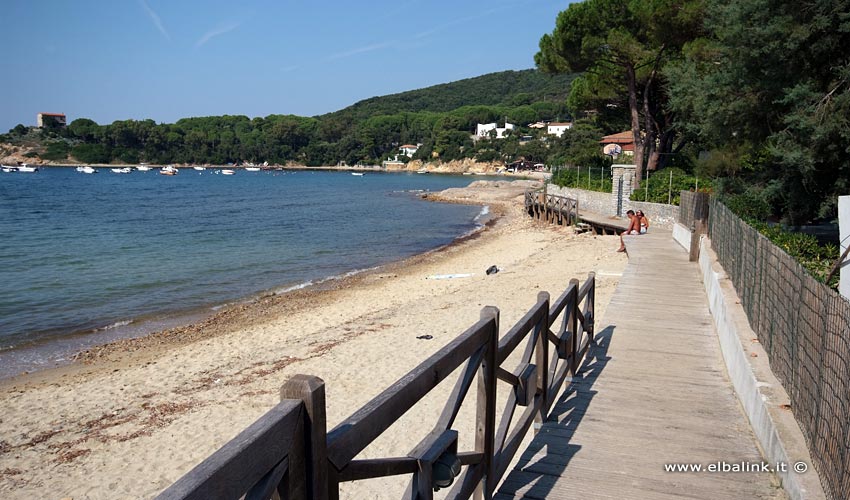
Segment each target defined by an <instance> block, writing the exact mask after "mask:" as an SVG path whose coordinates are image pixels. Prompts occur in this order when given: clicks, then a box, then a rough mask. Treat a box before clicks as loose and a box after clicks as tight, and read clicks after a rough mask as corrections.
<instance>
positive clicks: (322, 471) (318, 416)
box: [280, 375, 328, 500]
mask: <svg viewBox="0 0 850 500" xmlns="http://www.w3.org/2000/svg"><path fill="white" fill-rule="evenodd" d="M280 399H281V400H283V399H299V400H301V401H303V402H304V406H305V408H306V421H305V422H304V432H305V434H306V436H305V439H304V455H303V456H290V464H294V463H297V462H301V463H299V464H298V467H293V469H295V470H298V469H299V468H300V469H301V470H304V471H305V475H306V480H305V481H304V483H303V484H301V485H298V482H299V481H300V479H299V478H296V477H292V476H291V480H292V481H293V490H294V493H293V497H294V498H310V499H318V500H326V499H327V498H328V450H327V419H326V416H325V382H324V380H322V379H320V378H319V377H315V376H312V375H295V376H293V377H292V378H290V379H289V380H288V381H287V382H286V383H285V384H284V385H283V387H281V388H280ZM299 486H300V487H299Z"/></svg>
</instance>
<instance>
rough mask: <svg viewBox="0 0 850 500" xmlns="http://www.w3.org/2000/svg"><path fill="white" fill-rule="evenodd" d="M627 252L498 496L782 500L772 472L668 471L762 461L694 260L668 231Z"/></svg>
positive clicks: (636, 241) (640, 240)
mask: <svg viewBox="0 0 850 500" xmlns="http://www.w3.org/2000/svg"><path fill="white" fill-rule="evenodd" d="M626 245H627V248H628V252H629V264H628V266H626V270H625V271H624V273H623V276H622V278H621V280H620V283H619V285H618V286H617V290H616V291H615V292H614V296H613V297H612V299H611V304H610V305H609V306H608V309H607V312H606V317H604V318H602V321H601V324H599V323H598V324H597V334H596V340H597V344H598V345H596V346H595V347H591V350H590V352H589V354H588V359H587V360H586V361H585V363H584V364H583V365H582V368H581V370H580V372H579V375H578V376H577V377H576V378H575V379H574V380H573V382H572V384H571V385H570V386H568V387H567V390H566V391H565V392H564V394H563V395H562V396H561V397H560V399H559V400H558V401H557V402H556V403H555V405H554V406H553V408H552V413H551V415H550V418H549V420H548V421H547V422H546V423H545V424H544V425H543V428H542V429H541V431H540V432H539V433H538V434H537V435H536V436H535V437H534V439H533V441H532V442H531V445H530V446H529V448H528V449H527V450H525V451H524V453H523V454H522V456H521V458H520V460H519V463H518V465H517V467H516V468H515V469H514V470H513V471H511V472H510V473H509V474H508V476H507V477H506V478H505V480H504V482H503V483H502V485H501V487H500V489H499V492H498V494H497V495H496V497H495V498H498V499H507V498H575V499H617V500H625V499H640V500H651V499H674V498H703V499H711V500H717V499H753V498H755V499H759V498H771V499H776V498H786V496H785V493H784V491H783V490H782V489H781V488H780V487H779V486H778V481H777V480H776V477H775V476H774V474H772V473H766V472H740V473H733V472H728V473H710V472H667V471H665V464H676V463H688V464H700V465H702V466H703V467H708V466H709V464H716V463H718V462H726V463H728V464H738V467H741V465H740V464H741V463H742V462H747V463H753V464H758V465H760V464H761V463H762V457H761V455H760V453H759V451H758V448H757V445H756V440H755V437H754V436H753V434H752V431H751V430H750V427H749V424H748V422H747V420H746V417H745V416H744V414H743V412H742V410H741V408H740V406H739V404H738V400H737V399H736V397H735V394H734V392H733V389H732V385H731V383H730V381H729V379H728V376H727V374H726V370H725V367H724V365H723V360H722V358H721V354H720V346H719V344H718V340H717V335H716V333H715V331H714V326H713V325H712V322H711V316H710V315H709V311H708V302H707V298H706V295H705V292H704V289H703V287H702V284H701V281H700V276H699V272H698V269H697V266H696V264H695V263H690V262H688V255H687V253H686V252H685V251H684V249H682V248H681V247H680V246H679V245H678V244H676V242H674V241H673V239H672V237H671V236H670V233H669V232H665V231H658V230H653V231H652V232H651V233H650V234H647V235H642V236H635V237H631V238H628V237H627V243H626ZM721 467H722V465H721Z"/></svg>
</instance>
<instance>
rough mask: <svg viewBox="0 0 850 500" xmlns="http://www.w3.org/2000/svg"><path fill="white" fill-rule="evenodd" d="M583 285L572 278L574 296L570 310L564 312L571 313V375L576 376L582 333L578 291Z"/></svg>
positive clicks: (569, 306) (571, 285) (571, 286)
mask: <svg viewBox="0 0 850 500" xmlns="http://www.w3.org/2000/svg"><path fill="white" fill-rule="evenodd" d="M580 287H581V284H580V283H579V281H578V279H576V278H573V279H571V280H570V288H572V289H573V298H572V300H570V303H568V304H567V307H568V308H569V310H568V311H564V314H569V323H568V324H569V328H570V332H572V335H573V337H572V339H571V341H570V351H572V352H571V353H570V375H572V376H573V377H575V375H576V373H577V372H578V351H579V349H580V348H581V335H580V334H579V331H578V291H579V289H580Z"/></svg>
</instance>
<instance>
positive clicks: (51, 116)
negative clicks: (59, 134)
mask: <svg viewBox="0 0 850 500" xmlns="http://www.w3.org/2000/svg"><path fill="white" fill-rule="evenodd" d="M51 121H52V122H53V123H55V124H56V125H58V126H60V127H64V126H65V125H67V123H66V121H65V115H64V114H62V113H39V114H37V115H36V117H35V123H36V125H37V126H38V128H44V127H45V126H46V125H48V124H49V123H50V122H51Z"/></svg>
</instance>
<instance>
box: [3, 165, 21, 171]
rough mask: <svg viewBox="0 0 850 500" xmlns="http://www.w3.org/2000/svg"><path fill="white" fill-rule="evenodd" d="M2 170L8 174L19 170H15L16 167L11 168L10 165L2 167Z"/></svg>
mask: <svg viewBox="0 0 850 500" xmlns="http://www.w3.org/2000/svg"><path fill="white" fill-rule="evenodd" d="M0 170H2V171H4V172H6V173H9V172H15V171H16V170H18V169H17V168H15V167H10V166H9V165H0Z"/></svg>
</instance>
